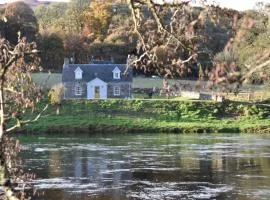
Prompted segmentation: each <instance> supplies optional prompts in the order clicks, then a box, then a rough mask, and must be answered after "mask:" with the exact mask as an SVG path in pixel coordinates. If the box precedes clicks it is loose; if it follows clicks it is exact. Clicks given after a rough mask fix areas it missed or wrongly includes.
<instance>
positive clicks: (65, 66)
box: [63, 58, 69, 68]
mask: <svg viewBox="0 0 270 200" xmlns="http://www.w3.org/2000/svg"><path fill="white" fill-rule="evenodd" d="M68 65H69V58H64V64H63V68H67V67H68Z"/></svg>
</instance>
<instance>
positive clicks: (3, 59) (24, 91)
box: [0, 37, 47, 199]
mask: <svg viewBox="0 0 270 200" xmlns="http://www.w3.org/2000/svg"><path fill="white" fill-rule="evenodd" d="M38 67H39V59H38V57H37V50H36V44H35V43H28V42H27V41H26V39H25V38H20V37H19V38H18V43H17V44H16V45H15V46H14V45H12V44H11V43H10V42H9V41H7V40H6V39H4V38H0V144H1V145H0V159H1V164H0V184H1V186H7V187H8V188H7V189H6V190H5V191H6V195H7V196H8V199H17V198H15V197H11V196H13V194H12V193H13V192H12V191H11V190H10V189H9V187H12V186H14V185H11V183H12V184H17V183H18V182H20V181H21V179H20V178H22V177H19V176H18V175H22V173H21V169H20V168H17V167H15V166H14V164H16V162H15V161H14V160H13V158H14V155H16V153H17V150H18V148H19V145H18V143H15V144H14V143H13V142H11V140H10V139H8V138H7V137H6V136H7V133H9V132H11V131H14V130H16V129H17V128H20V127H21V126H23V125H24V124H26V123H30V122H34V121H36V120H37V119H38V118H39V117H40V116H41V113H42V112H43V111H44V110H45V109H46V108H47V106H46V107H45V108H44V109H43V111H42V112H41V113H39V114H38V115H37V116H36V117H35V118H32V117H30V118H29V119H25V117H23V116H22V114H23V113H26V112H29V113H30V116H32V114H31V111H33V110H34V109H35V105H36V103H37V102H38V101H39V100H40V97H41V95H42V94H41V91H40V90H39V89H38V87H37V86H36V85H34V84H33V83H32V79H31V75H30V72H31V71H32V70H36V69H38Z"/></svg>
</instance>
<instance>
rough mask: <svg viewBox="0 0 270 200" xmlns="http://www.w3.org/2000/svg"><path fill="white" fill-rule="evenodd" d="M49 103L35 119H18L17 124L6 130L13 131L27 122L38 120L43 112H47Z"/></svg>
mask: <svg viewBox="0 0 270 200" xmlns="http://www.w3.org/2000/svg"><path fill="white" fill-rule="evenodd" d="M48 106H49V105H48V104H47V105H46V106H45V107H44V108H43V110H42V111H41V112H40V113H39V114H38V115H37V116H36V117H35V118H34V119H29V120H24V121H21V120H18V121H17V124H16V125H14V126H12V127H10V128H8V129H6V132H7V133H8V132H11V131H13V130H15V129H16V128H20V127H21V126H22V125H23V124H27V123H32V122H36V121H37V120H38V119H39V118H40V117H41V115H42V113H43V112H45V111H46V110H47V108H48Z"/></svg>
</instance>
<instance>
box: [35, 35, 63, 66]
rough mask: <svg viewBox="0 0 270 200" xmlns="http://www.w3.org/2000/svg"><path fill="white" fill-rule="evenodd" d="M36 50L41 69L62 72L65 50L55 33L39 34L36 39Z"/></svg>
mask: <svg viewBox="0 0 270 200" xmlns="http://www.w3.org/2000/svg"><path fill="white" fill-rule="evenodd" d="M38 49H39V51H40V58H41V66H42V68H43V69H45V70H54V71H61V70H62V66H63V60H64V57H65V49H64V43H63V40H62V39H61V38H60V37H59V36H58V35H57V34H56V33H48V32H43V33H41V34H40V36H39V37H38ZM55 55H57V56H55Z"/></svg>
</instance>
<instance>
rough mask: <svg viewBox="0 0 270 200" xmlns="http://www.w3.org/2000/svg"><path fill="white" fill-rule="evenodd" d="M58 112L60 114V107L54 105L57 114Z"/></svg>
mask: <svg viewBox="0 0 270 200" xmlns="http://www.w3.org/2000/svg"><path fill="white" fill-rule="evenodd" d="M59 114H60V107H59V106H57V107H56V115H59Z"/></svg>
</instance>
